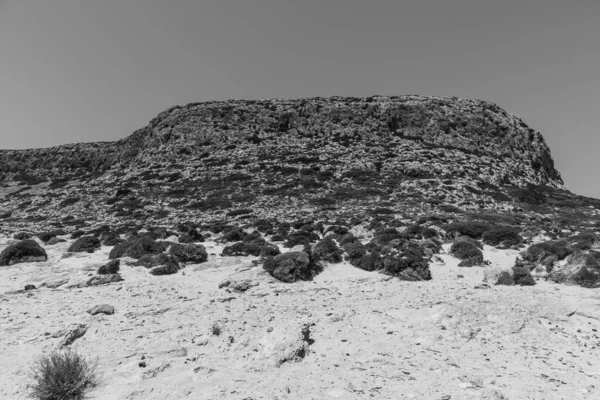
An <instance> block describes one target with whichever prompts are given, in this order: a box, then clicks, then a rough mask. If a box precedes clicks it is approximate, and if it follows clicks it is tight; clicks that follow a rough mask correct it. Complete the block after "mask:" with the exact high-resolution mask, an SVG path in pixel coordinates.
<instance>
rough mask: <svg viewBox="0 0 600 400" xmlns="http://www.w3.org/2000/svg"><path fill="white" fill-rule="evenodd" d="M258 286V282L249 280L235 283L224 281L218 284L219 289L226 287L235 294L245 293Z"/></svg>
mask: <svg viewBox="0 0 600 400" xmlns="http://www.w3.org/2000/svg"><path fill="white" fill-rule="evenodd" d="M254 286H258V282H256V281H253V280H250V279H241V280H237V281H235V280H234V281H231V280H225V281H223V282H221V283H220V284H219V289H221V288H224V287H227V288H229V289H232V290H234V291H236V292H240V293H241V292H245V291H246V290H248V289H250V288H251V287H254Z"/></svg>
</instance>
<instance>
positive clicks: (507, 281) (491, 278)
mask: <svg viewBox="0 0 600 400" xmlns="http://www.w3.org/2000/svg"><path fill="white" fill-rule="evenodd" d="M483 276H484V280H485V282H487V284H488V285H490V286H494V285H512V284H514V279H515V274H514V271H513V268H512V266H505V265H502V266H499V265H495V266H490V267H486V268H485V269H484V270H483Z"/></svg>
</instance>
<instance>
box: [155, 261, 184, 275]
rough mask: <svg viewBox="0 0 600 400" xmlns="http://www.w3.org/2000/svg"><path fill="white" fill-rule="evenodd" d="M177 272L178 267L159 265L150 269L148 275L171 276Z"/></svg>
mask: <svg viewBox="0 0 600 400" xmlns="http://www.w3.org/2000/svg"><path fill="white" fill-rule="evenodd" d="M177 271H179V267H177V266H176V265H174V264H165V265H159V266H158V267H154V268H152V269H150V274H152V275H173V274H176V273H177Z"/></svg>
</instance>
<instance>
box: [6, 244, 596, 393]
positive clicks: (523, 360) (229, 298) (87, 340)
mask: <svg viewBox="0 0 600 400" xmlns="http://www.w3.org/2000/svg"><path fill="white" fill-rule="evenodd" d="M7 243H8V241H7V240H6V239H4V240H0V250H1V249H2V248H3V247H4V246H5V245H6V244H7ZM68 244H69V243H59V244H57V245H54V246H47V247H46V249H47V251H48V254H49V260H48V261H47V262H41V263H27V264H17V265H13V266H10V267H2V268H0V320H1V321H2V325H1V329H0V345H1V346H2V357H1V358H0V398H1V399H7V400H12V399H15V400H17V399H25V398H26V395H27V384H28V382H29V381H28V375H27V373H28V369H29V367H30V365H31V363H32V361H33V360H34V359H35V358H36V357H37V356H39V355H40V354H43V353H48V352H50V351H52V350H53V349H56V348H58V347H59V346H60V343H61V341H62V340H63V339H64V334H65V333H68V330H69V329H71V328H72V327H73V326H77V324H85V326H87V331H86V332H85V334H84V335H83V336H82V337H80V338H78V339H77V340H75V342H74V343H73V344H72V345H71V346H72V347H73V348H75V349H77V350H78V351H80V352H81V353H83V354H85V355H87V356H91V357H95V356H97V357H98V358H99V365H100V368H101V370H102V371H103V379H104V384H103V385H102V386H101V387H99V388H98V389H97V390H96V391H94V392H93V393H92V395H91V398H93V399H102V400H112V399H132V400H133V399H136V400H137V399H139V400H141V399H144V400H153V399H156V400H159V399H160V400H165V399H173V400H174V399H240V400H241V399H280V400H283V399H336V398H337V399H369V398H373V399H437V400H441V399H446V400H447V399H452V400H455V399H544V400H551V399H599V398H600V333H599V331H600V292H598V290H597V289H596V290H590V289H583V288H580V287H574V286H565V285H558V284H553V283H548V282H545V281H539V282H538V284H537V285H536V286H534V287H516V286H495V287H491V288H490V287H487V286H486V285H482V280H483V268H458V267H457V263H458V260H456V259H454V258H453V257H451V256H450V255H447V254H446V253H444V254H442V255H441V256H440V257H439V258H438V260H437V261H436V262H435V263H433V264H432V265H431V270H432V275H433V280H432V281H429V282H403V281H400V280H397V279H392V278H389V277H386V276H384V275H380V274H378V273H371V272H365V271H362V270H360V269H357V268H354V267H352V266H351V265H349V264H346V263H341V264H336V265H328V266H327V267H326V269H325V271H324V272H323V273H321V274H320V275H318V276H317V277H316V278H315V279H314V281H312V282H300V283H294V284H286V283H281V282H277V281H275V280H274V279H273V278H271V277H270V276H268V275H266V274H265V273H264V272H263V271H262V268H261V267H260V266H255V265H253V263H252V262H251V260H252V258H250V257H229V258H221V257H219V256H216V255H214V254H220V249H219V248H218V245H214V244H210V243H208V244H207V250H208V252H209V253H213V255H211V256H210V257H209V261H208V262H207V263H204V264H199V265H188V266H186V267H185V268H184V269H183V270H182V271H181V272H179V273H178V274H176V275H171V276H152V275H150V274H149V273H148V271H147V270H146V269H145V268H144V267H134V266H130V265H127V263H126V262H124V263H122V265H121V275H122V276H123V278H124V281H122V282H118V283H112V284H109V285H104V286H97V287H83V288H77V287H74V288H69V285H72V284H74V283H77V282H81V281H85V280H86V279H89V276H91V275H94V274H95V271H96V269H97V267H98V266H100V265H102V264H104V263H106V260H107V259H108V251H109V250H110V248H106V247H103V248H102V250H101V251H98V252H96V253H94V254H87V253H84V254H75V255H73V256H71V257H65V256H64V255H65V253H66V249H67V248H68ZM445 250H447V247H445ZM484 254H485V257H486V259H488V260H490V261H491V262H492V264H499V265H506V264H510V265H512V264H513V262H514V258H515V257H516V255H517V252H516V251H511V250H496V249H493V248H489V247H486V248H485V251H484ZM226 279H233V280H234V281H235V280H238V279H250V280H251V281H252V282H253V283H254V284H257V285H256V286H253V287H250V288H249V289H248V290H247V291H245V292H236V291H234V290H231V289H227V288H219V283H220V282H222V281H224V280H226ZM61 280H63V281H65V282H66V283H64V284H62V285H60V286H57V287H55V288H49V287H47V286H48V285H50V286H54V285H52V283H56V282H59V281H61ZM67 281H68V282H67ZM42 283H46V286H44V287H41V288H40V285H41V284H42ZM26 284H34V285H36V287H38V289H36V290H31V291H23V290H21V289H23V287H24V286H25V285H26ZM99 304H109V305H112V306H114V307H115V310H116V312H115V314H113V315H104V314H100V315H95V316H92V315H90V314H88V313H87V310H88V309H90V308H92V307H93V306H96V305H99ZM213 324H218V325H219V326H220V327H222V332H221V334H220V335H219V336H216V335H213V334H212V333H211V326H212V325H213ZM141 362H144V363H145V367H142V366H140V363H141ZM142 365H143V364H142Z"/></svg>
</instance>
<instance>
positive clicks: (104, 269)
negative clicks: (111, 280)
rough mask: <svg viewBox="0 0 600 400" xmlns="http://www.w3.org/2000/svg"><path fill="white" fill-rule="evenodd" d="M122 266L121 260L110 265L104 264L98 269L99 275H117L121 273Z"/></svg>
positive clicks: (109, 263)
mask: <svg viewBox="0 0 600 400" xmlns="http://www.w3.org/2000/svg"><path fill="white" fill-rule="evenodd" d="M120 265H121V260H120V259H118V258H117V259H115V260H111V261H109V262H108V263H106V264H104V265H103V266H101V267H100V268H98V272H97V273H98V274H99V275H108V274H116V273H117V272H119V268H120Z"/></svg>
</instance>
